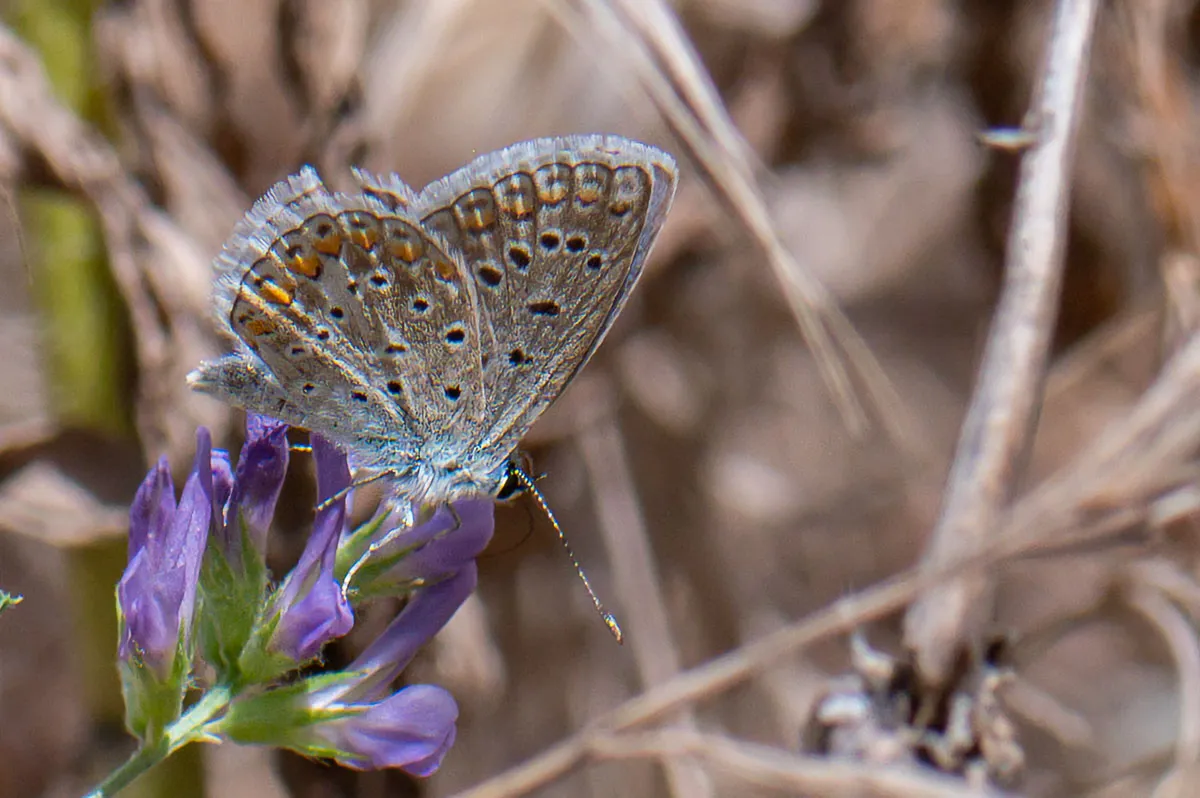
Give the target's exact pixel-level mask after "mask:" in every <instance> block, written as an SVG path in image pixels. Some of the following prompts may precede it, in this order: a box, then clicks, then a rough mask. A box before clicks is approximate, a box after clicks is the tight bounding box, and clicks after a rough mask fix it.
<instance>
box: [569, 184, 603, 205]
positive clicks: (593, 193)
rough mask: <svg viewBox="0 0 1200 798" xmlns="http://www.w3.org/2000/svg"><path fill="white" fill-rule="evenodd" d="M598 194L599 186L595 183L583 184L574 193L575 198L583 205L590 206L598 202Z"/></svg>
mask: <svg viewBox="0 0 1200 798" xmlns="http://www.w3.org/2000/svg"><path fill="white" fill-rule="evenodd" d="M600 194H601V192H600V186H599V185H597V184H595V183H584V184H583V185H581V186H580V187H579V190H578V191H576V192H575V196H577V197H578V198H579V201H580V202H582V203H583V204H584V205H591V204H592V203H593V202H599V201H600Z"/></svg>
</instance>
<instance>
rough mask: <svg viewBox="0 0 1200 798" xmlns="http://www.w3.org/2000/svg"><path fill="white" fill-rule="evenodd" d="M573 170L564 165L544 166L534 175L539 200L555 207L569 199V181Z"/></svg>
mask: <svg viewBox="0 0 1200 798" xmlns="http://www.w3.org/2000/svg"><path fill="white" fill-rule="evenodd" d="M570 177H571V170H570V169H568V168H567V167H566V166H564V165H562V164H551V165H549V166H543V167H542V168H541V169H539V170H537V174H535V175H534V182H535V183H537V195H538V199H539V200H541V201H542V202H544V203H546V204H547V205H554V204H555V203H558V202H562V201H563V200H564V199H566V198H567V181H568V180H569V179H570Z"/></svg>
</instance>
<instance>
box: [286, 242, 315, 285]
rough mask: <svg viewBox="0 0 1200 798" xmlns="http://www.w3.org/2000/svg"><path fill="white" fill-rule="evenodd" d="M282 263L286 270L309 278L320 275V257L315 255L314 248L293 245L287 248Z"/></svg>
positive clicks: (312, 278)
mask: <svg viewBox="0 0 1200 798" xmlns="http://www.w3.org/2000/svg"><path fill="white" fill-rule="evenodd" d="M284 265H285V266H287V268H288V271H291V272H295V273H296V274H301V275H304V276H305V277H307V278H309V279H310V280H315V279H317V278H318V277H320V276H321V259H320V258H318V257H317V253H316V250H311V249H306V248H303V247H293V248H291V249H289V250H288V253H287V260H286V261H284Z"/></svg>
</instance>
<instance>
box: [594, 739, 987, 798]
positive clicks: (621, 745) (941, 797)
mask: <svg viewBox="0 0 1200 798" xmlns="http://www.w3.org/2000/svg"><path fill="white" fill-rule="evenodd" d="M591 753H592V755H593V756H594V757H596V758H605V759H629V758H634V757H655V758H659V759H668V760H674V759H679V758H682V757H688V758H696V759H701V760H703V761H705V762H707V763H709V764H711V765H712V766H713V767H714V768H717V769H719V770H721V771H723V772H725V773H727V774H728V775H730V776H734V777H736V778H738V779H741V780H742V781H744V782H746V783H747V784H750V785H754V786H758V787H765V788H767V789H772V790H782V791H785V792H786V793H788V794H791V795H797V794H799V795H821V796H828V798H835V797H836V796H853V798H866V797H867V796H880V798H884V797H885V796H886V798H987V797H991V798H1001V796H1004V795H1008V793H1004V792H1001V791H999V790H975V789H971V788H970V787H968V786H967V785H966V784H965V783H964V782H963V780H962V779H960V778H957V777H954V776H948V775H944V774H941V773H938V772H937V771H934V770H930V769H918V768H916V767H912V766H905V765H881V764H872V763H868V762H858V761H850V760H845V759H843V760H839V759H833V758H829V757H818V756H802V755H799V754H794V753H791V752H789V751H783V750H780V749H778V748H770V747H768V746H765V745H759V744H755V743H749V742H743V741H740V740H732V739H729V738H727V737H721V736H718V735H715V734H697V733H694V732H680V731H674V730H672V731H658V732H647V733H642V734H623V735H611V736H605V737H601V738H599V739H597V740H595V741H593V743H592V745H591Z"/></svg>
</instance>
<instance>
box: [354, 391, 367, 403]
mask: <svg viewBox="0 0 1200 798" xmlns="http://www.w3.org/2000/svg"><path fill="white" fill-rule="evenodd" d="M350 398H351V399H353V400H354V401H356V402H366V401H367V395H366V394H365V393H363V392H362V391H352V392H351V393H350Z"/></svg>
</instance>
